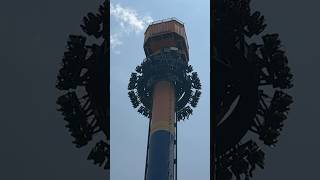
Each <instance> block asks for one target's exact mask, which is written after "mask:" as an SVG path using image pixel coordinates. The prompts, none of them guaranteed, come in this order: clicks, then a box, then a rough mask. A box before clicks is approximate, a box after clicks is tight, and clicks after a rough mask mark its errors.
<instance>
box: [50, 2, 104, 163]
mask: <svg viewBox="0 0 320 180" xmlns="http://www.w3.org/2000/svg"><path fill="white" fill-rule="evenodd" d="M107 9H109V3H107V2H106V1H105V2H104V4H103V5H101V6H100V8H99V11H98V12H97V13H88V14H87V16H85V17H84V18H83V24H82V25H81V28H82V30H83V32H84V33H85V34H86V35H70V36H69V40H68V42H67V50H66V52H64V56H63V59H62V67H61V69H60V70H59V73H58V77H57V79H58V80H57V84H56V87H57V88H58V89H59V90H60V91H61V93H63V95H61V96H60V97H59V98H58V100H57V104H58V105H59V106H60V108H59V109H58V110H59V111H61V112H62V115H63V116H64V120H65V121H66V122H67V125H66V127H67V128H68V129H69V132H70V133H71V136H72V137H73V138H74V141H73V143H74V144H75V145H76V147H77V148H80V147H83V146H85V145H87V144H88V143H89V142H90V141H91V140H92V139H93V136H95V135H97V136H98V135H99V133H102V134H103V136H104V138H103V139H101V140H99V141H98V142H96V145H95V146H94V147H93V148H92V150H91V152H90V153H89V156H88V159H89V160H93V161H94V164H98V165H99V166H104V168H105V169H110V162H109V159H110V133H109V125H110V123H109V121H110V117H109V103H110V102H109V95H108V94H109V93H108V92H109V84H107V82H108V79H109V76H110V75H109V73H108V72H109V71H108V69H107V67H108V65H107V64H108V63H109V62H107V59H106V57H107V55H109V52H108V47H107V43H109V39H110V37H109V35H107V30H106V21H107V17H108V16H107V13H108V12H109V11H107ZM89 40H90V41H93V42H94V43H92V44H90V45H88V44H87V41H89Z"/></svg>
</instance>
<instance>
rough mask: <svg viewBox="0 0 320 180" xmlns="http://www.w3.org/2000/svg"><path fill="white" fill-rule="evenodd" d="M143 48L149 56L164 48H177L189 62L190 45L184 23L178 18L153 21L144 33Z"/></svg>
mask: <svg viewBox="0 0 320 180" xmlns="http://www.w3.org/2000/svg"><path fill="white" fill-rule="evenodd" d="M143 48H144V52H145V54H146V56H147V57H148V56H150V55H153V54H157V53H159V52H160V51H161V49H164V48H177V49H178V50H180V51H182V52H183V54H184V56H185V60H186V62H188V61H189V45H188V40H187V35H186V31H185V27H184V23H183V22H181V21H179V20H178V19H176V18H169V19H164V20H160V21H154V22H152V23H151V24H150V25H149V26H148V28H147V29H146V31H145V33H144V44H143Z"/></svg>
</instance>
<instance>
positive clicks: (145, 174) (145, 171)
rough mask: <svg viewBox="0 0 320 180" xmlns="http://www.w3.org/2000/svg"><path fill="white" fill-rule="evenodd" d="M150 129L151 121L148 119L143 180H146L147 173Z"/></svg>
mask: <svg viewBox="0 0 320 180" xmlns="http://www.w3.org/2000/svg"><path fill="white" fill-rule="evenodd" d="M150 128H151V119H149V130H148V141H147V153H146V166H145V170H144V180H146V179H147V171H148V154H149V138H150Z"/></svg>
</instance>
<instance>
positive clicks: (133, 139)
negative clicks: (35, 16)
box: [110, 0, 210, 180]
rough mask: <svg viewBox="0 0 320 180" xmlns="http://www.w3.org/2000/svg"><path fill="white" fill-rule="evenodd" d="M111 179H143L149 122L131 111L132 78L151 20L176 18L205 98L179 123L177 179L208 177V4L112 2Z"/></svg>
mask: <svg viewBox="0 0 320 180" xmlns="http://www.w3.org/2000/svg"><path fill="white" fill-rule="evenodd" d="M110 12H111V16H110V31H111V32H110V33H111V53H110V58H111V68H110V73H111V102H110V103H111V112H110V115H111V179H112V180H124V179H130V180H142V179H143V178H144V168H145V160H146V159H145V158H146V146H147V135H148V119H147V118H145V117H143V116H142V115H140V114H139V113H138V112H137V111H136V110H135V109H133V108H132V106H131V103H130V100H129V98H128V95H127V92H128V91H127V85H128V80H129V77H130V74H131V72H132V71H134V69H135V67H136V66H137V65H138V64H140V63H141V61H142V60H143V59H144V58H145V55H144V52H143V33H144V31H145V29H146V27H147V25H148V23H150V22H151V21H153V20H160V19H165V18H169V17H176V18H178V19H179V20H181V21H183V22H184V23H185V27H186V31H187V36H188V41H189V48H190V49H189V52H190V61H189V63H190V64H191V65H192V66H193V67H194V70H195V71H197V72H198V74H199V78H200V80H201V83H202V96H201V98H200V101H199V104H198V107H197V108H196V109H195V110H194V113H193V115H192V116H191V117H190V119H188V120H186V121H184V122H180V123H178V179H184V180H194V179H201V180H205V179H209V175H210V169H209V167H210V162H209V158H210V154H209V153H210V137H209V136H210V122H209V120H210V62H209V56H210V27H209V25H210V22H209V21H210V10H209V0H206V1H198V2H197V3H195V2H194V1H182V0H163V1H151V0H148V1H144V0H141V1H126V0H114V1H111V11H110Z"/></svg>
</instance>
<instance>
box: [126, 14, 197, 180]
mask: <svg viewBox="0 0 320 180" xmlns="http://www.w3.org/2000/svg"><path fill="white" fill-rule="evenodd" d="M143 47H144V51H145V54H146V58H145V59H144V60H143V62H142V63H141V64H140V65H138V66H137V67H136V72H134V73H132V74H131V78H130V82H129V85H128V90H129V92H128V95H129V98H130V100H131V103H132V105H133V107H134V108H137V109H138V112H139V113H141V114H142V115H144V116H146V117H148V118H149V119H150V121H149V133H148V145H147V157H146V169H145V180H176V179H177V122H178V121H179V120H184V119H186V118H189V115H191V114H192V112H193V109H192V108H194V107H196V106H197V103H198V101H199V98H200V95H201V92H200V89H201V84H200V80H199V78H198V74H197V73H196V72H193V69H192V66H191V65H188V62H189V46H188V41H187V36H186V31H185V27H184V24H183V23H182V22H180V21H179V20H177V19H175V18H170V19H166V20H161V21H156V22H153V23H151V24H150V25H149V27H148V28H147V30H146V32H145V34H144V46H143Z"/></svg>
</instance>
